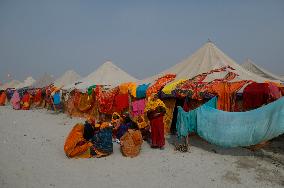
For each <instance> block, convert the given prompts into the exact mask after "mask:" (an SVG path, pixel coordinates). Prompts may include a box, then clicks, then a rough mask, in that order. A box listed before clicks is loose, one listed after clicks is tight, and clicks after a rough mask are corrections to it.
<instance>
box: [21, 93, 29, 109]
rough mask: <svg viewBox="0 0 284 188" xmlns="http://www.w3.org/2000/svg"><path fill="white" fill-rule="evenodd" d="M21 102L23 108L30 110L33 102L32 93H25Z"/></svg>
mask: <svg viewBox="0 0 284 188" xmlns="http://www.w3.org/2000/svg"><path fill="white" fill-rule="evenodd" d="M21 103H22V110H29V109H30V104H31V95H30V94H29V93H26V94H24V96H23V98H22V101H21Z"/></svg>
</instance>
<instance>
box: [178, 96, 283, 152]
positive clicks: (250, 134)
mask: <svg viewBox="0 0 284 188" xmlns="http://www.w3.org/2000/svg"><path fill="white" fill-rule="evenodd" d="M209 102H210V101H209ZM195 111H196V112H194V113H196V116H195V117H196V120H195V119H192V118H186V117H187V116H190V115H188V114H190V113H192V114H193V112H192V111H190V112H182V111H181V110H180V109H179V114H178V120H177V130H178V134H179V135H181V136H186V135H187V134H188V133H189V132H190V131H191V130H194V126H195V125H196V132H197V134H198V135H199V136H200V137H202V138H203V139H205V140H206V141H208V142H210V143H213V144H216V145H219V146H223V147H238V146H250V145H255V144H259V143H261V142H263V141H267V140H271V139H272V138H275V137H277V136H279V135H281V134H283V133H284V97H282V98H280V99H278V100H277V101H274V102H272V103H270V104H268V105H266V106H263V107H260V108H258V109H255V110H251V111H247V112H225V111H221V110H217V109H216V108H214V107H210V106H209V105H208V104H205V105H202V106H201V107H199V108H197V109H196V110H195ZM191 116H193V115H191ZM190 121H193V123H192V125H190ZM195 122H196V123H195ZM184 127H185V128H184ZM188 127H189V128H188ZM192 127H193V128H192ZM179 129H180V130H179ZM186 133H187V134H186Z"/></svg>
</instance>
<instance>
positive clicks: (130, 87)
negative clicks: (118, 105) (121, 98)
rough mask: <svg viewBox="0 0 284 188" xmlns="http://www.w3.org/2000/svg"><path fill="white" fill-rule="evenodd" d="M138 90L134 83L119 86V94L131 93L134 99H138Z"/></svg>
mask: <svg viewBox="0 0 284 188" xmlns="http://www.w3.org/2000/svg"><path fill="white" fill-rule="evenodd" d="M136 88H137V84H136V83H134V82H128V83H123V84H121V85H120V86H119V92H120V93H121V94H126V93H128V91H129V93H130V94H131V95H132V96H133V97H136Z"/></svg>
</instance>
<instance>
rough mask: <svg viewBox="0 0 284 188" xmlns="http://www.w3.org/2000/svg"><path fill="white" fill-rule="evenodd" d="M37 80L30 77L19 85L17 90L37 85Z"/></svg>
mask: <svg viewBox="0 0 284 188" xmlns="http://www.w3.org/2000/svg"><path fill="white" fill-rule="evenodd" d="M35 82H36V81H35V79H33V77H31V76H29V77H27V78H26V79H25V80H24V82H22V83H20V84H19V85H17V87H16V89H20V88H24V87H30V86H32V85H33V84H34V83H35Z"/></svg>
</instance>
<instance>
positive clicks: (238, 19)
mask: <svg viewBox="0 0 284 188" xmlns="http://www.w3.org/2000/svg"><path fill="white" fill-rule="evenodd" d="M208 38H210V39H211V40H212V41H213V42H214V43H215V44H216V45H217V46H218V47H219V48H220V49H221V50H223V51H224V52H225V53H226V54H227V55H229V56H230V57H231V58H233V59H234V60H236V61H237V62H238V63H243V61H244V60H245V59H246V58H247V57H250V58H251V59H252V60H254V62H255V63H256V64H258V65H260V66H262V67H264V68H266V69H268V70H269V71H272V72H274V73H277V74H284V1H283V0H278V1H276V0H264V1H262V0H255V1H252V0H251V1H250V0H243V1H242V0H238V1H233V0H224V1H217V0H214V1H213V0H207V1H205V0H203V1H189V0H184V1H183V0H178V1H175V0H172V1H169V0H160V1H158V0H156V1H155V0H149V1H147V0H141V1H135V0H129V1H124V0H113V1H110V0H101V1H95V0H89V1H77V0H76V1H72V0H66V1H60V0H54V1H53V0H46V1H40V0H35V1H26V0H25V1H22V0H19V1H13V0H0V80H2V81H3V80H4V79H6V77H7V76H6V75H7V74H8V73H10V74H11V75H12V76H14V78H16V79H19V80H22V79H24V78H25V77H26V76H28V75H32V76H33V77H34V78H36V79H37V78H38V77H39V76H40V75H42V74H43V73H44V72H47V73H50V74H53V75H55V76H59V75H61V74H62V73H63V72H65V71H66V70H68V69H74V70H75V71H77V72H78V73H79V74H81V75H82V76H86V75H87V74H89V73H90V72H92V71H94V70H95V69H96V68H97V67H98V66H99V65H100V64H102V63H103V62H105V61H106V60H111V61H112V62H113V63H114V64H116V65H118V66H119V67H121V68H122V69H124V70H125V71H127V72H128V73H130V74H131V75H133V76H135V77H137V78H144V77H147V76H150V75H153V74H155V73H157V72H160V71H162V70H164V69H166V68H169V67H170V66H172V65H174V64H176V63H178V62H180V61H181V60H183V59H184V58H186V57H187V56H190V55H191V54H192V53H193V52H195V51H196V50H197V49H199V48H200V47H201V46H202V45H203V44H204V43H205V42H206V41H207V39H208Z"/></svg>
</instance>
